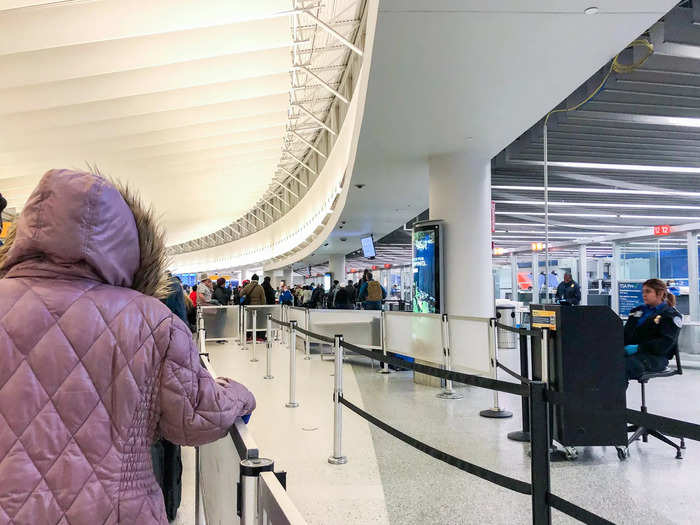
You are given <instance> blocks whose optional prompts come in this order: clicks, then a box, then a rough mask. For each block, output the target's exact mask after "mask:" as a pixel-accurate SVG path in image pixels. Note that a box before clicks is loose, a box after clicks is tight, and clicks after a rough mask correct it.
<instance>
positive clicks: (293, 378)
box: [284, 321, 299, 408]
mask: <svg viewBox="0 0 700 525" xmlns="http://www.w3.org/2000/svg"><path fill="white" fill-rule="evenodd" d="M289 324H290V325H291V334H290V337H291V341H290V344H289V402H287V403H286V404H285V405H284V406H286V407H287V408H296V407H298V406H299V403H297V400H296V382H297V322H296V321H290V322H289Z"/></svg>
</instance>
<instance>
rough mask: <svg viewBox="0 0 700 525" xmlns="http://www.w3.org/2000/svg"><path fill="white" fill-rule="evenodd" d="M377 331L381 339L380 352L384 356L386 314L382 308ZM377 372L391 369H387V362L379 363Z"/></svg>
mask: <svg viewBox="0 0 700 525" xmlns="http://www.w3.org/2000/svg"><path fill="white" fill-rule="evenodd" d="M379 332H380V335H381V341H382V354H384V357H386V316H385V315H384V310H382V312H381V314H380V317H379ZM377 372H378V373H380V374H390V373H391V370H389V365H388V364H387V363H380V364H379V370H377Z"/></svg>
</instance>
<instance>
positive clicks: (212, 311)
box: [201, 306, 240, 341]
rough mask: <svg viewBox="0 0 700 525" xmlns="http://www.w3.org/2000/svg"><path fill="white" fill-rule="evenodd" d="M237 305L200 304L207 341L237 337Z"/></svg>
mask: <svg viewBox="0 0 700 525" xmlns="http://www.w3.org/2000/svg"><path fill="white" fill-rule="evenodd" d="M239 309H240V307H239V306H202V307H201V310H202V318H203V319H204V329H205V330H206V340H207V341H217V340H221V339H235V338H236V337H238V310H239Z"/></svg>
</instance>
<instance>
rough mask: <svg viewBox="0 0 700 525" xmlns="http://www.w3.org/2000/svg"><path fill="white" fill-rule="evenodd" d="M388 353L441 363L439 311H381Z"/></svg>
mask: <svg viewBox="0 0 700 525" xmlns="http://www.w3.org/2000/svg"><path fill="white" fill-rule="evenodd" d="M384 316H385V317H384V344H385V346H386V351H387V352H394V353H396V354H401V355H406V356H409V357H414V358H416V359H419V360H421V361H428V362H431V363H435V364H437V365H442V363H443V358H442V320H441V316H440V315H439V314H417V313H411V312H384Z"/></svg>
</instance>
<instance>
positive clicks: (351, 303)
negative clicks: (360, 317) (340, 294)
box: [345, 279, 357, 310]
mask: <svg viewBox="0 0 700 525" xmlns="http://www.w3.org/2000/svg"><path fill="white" fill-rule="evenodd" d="M345 294H346V295H345V297H346V304H347V309H348V310H354V309H355V299H356V298H357V290H356V289H355V285H354V284H353V282H352V280H351V279H348V284H347V285H346V286H345Z"/></svg>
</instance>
